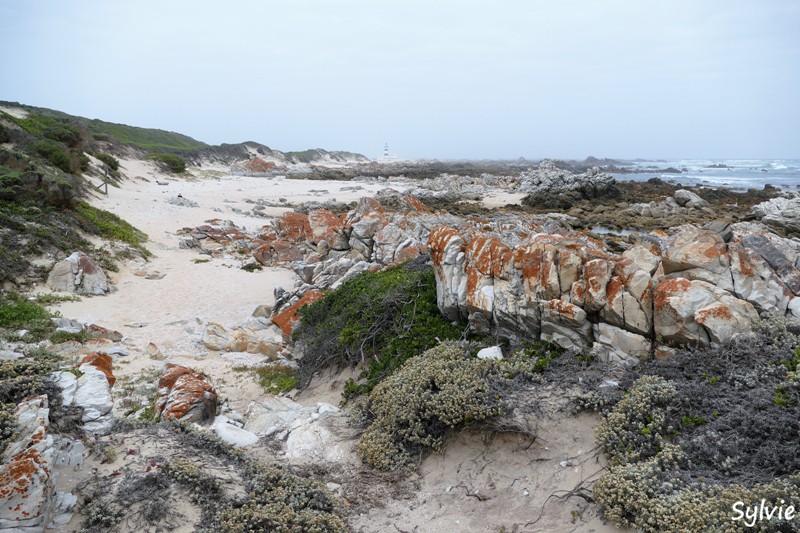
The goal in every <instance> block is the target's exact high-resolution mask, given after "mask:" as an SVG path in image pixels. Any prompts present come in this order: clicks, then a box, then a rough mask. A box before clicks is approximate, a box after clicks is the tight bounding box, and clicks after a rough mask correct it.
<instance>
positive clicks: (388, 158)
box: [378, 142, 399, 163]
mask: <svg viewBox="0 0 800 533" xmlns="http://www.w3.org/2000/svg"><path fill="white" fill-rule="evenodd" d="M397 161H399V159H398V158H397V156H394V155H391V154H389V143H388V142H387V143H383V155H381V156H380V157H379V158H378V163H394V162H397Z"/></svg>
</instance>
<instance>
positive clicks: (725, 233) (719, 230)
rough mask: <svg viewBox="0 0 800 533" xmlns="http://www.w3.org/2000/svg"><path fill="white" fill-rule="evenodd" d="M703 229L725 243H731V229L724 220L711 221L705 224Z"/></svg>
mask: <svg viewBox="0 0 800 533" xmlns="http://www.w3.org/2000/svg"><path fill="white" fill-rule="evenodd" d="M703 229H705V230H708V231H710V232H711V233H716V234H717V235H719V237H720V238H721V239H722V240H723V241H725V242H731V239H733V228H731V226H730V224H728V223H727V222H725V221H724V220H712V221H711V222H709V223H707V224H705V225H704V226H703Z"/></svg>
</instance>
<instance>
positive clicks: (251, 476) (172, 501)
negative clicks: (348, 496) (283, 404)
mask: <svg viewBox="0 0 800 533" xmlns="http://www.w3.org/2000/svg"><path fill="white" fill-rule="evenodd" d="M116 432H117V434H118V435H125V436H126V437H125V438H126V439H128V438H131V437H134V436H138V437H145V438H147V439H153V438H155V436H156V435H157V440H158V441H160V442H164V441H168V442H170V443H171V445H170V446H168V448H169V449H170V450H171V452H170V453H169V455H168V456H153V457H147V458H143V463H144V464H141V463H140V465H139V466H141V468H125V469H123V472H124V475H123V476H120V477H115V476H95V477H93V478H91V479H90V481H89V482H88V483H87V484H85V485H83V486H82V487H81V489H80V490H81V493H82V499H83V503H82V507H81V509H80V512H81V514H82V515H83V517H84V526H85V527H86V528H91V527H93V526H95V527H103V528H108V527H113V525H114V524H116V523H121V522H122V521H124V522H125V523H126V524H127V526H128V527H129V528H132V529H136V530H147V529H149V528H153V527H157V528H163V527H166V528H167V529H172V528H175V527H178V526H185V525H186V519H187V518H189V519H190V520H193V521H195V529H196V530H197V531H223V532H246V531H276V532H277V531H283V532H287V533H305V532H319V533H344V532H346V531H348V529H347V526H346V525H345V523H344V521H343V519H342V518H341V514H342V510H341V507H340V505H339V503H338V501H337V499H336V497H335V496H334V495H333V494H332V493H331V492H330V491H329V490H328V489H327V488H326V487H325V486H324V485H322V484H321V483H319V482H317V481H314V480H311V479H307V478H303V477H300V476H298V475H295V474H293V473H291V472H290V471H289V470H288V469H286V468H282V467H279V466H267V465H264V464H262V463H260V462H258V461H256V460H254V459H253V458H251V457H250V456H249V455H247V454H245V453H243V452H242V451H240V450H237V449H235V448H234V447H233V446H231V445H230V444H228V443H226V442H224V441H222V440H220V439H219V438H217V437H216V436H215V435H213V434H211V433H209V432H207V431H202V430H198V429H196V428H195V427H193V426H192V425H191V424H184V423H180V422H161V423H152V422H147V423H145V422H130V421H118V422H117V427H116ZM112 442H113V441H112ZM173 452H174V453H173ZM100 453H101V455H102V454H103V453H104V452H102V451H101V452H100ZM190 457H191V459H190ZM144 465H147V466H146V467H145V466H144ZM232 480H235V481H236V489H235V490H231V481H232ZM180 500H188V502H190V503H191V504H192V505H193V506H195V509H196V510H195V509H193V510H192V512H193V513H195V512H196V513H197V514H196V515H193V516H191V517H185V516H183V515H181V514H180V510H179V509H178V507H177V505H176V502H177V501H180Z"/></svg>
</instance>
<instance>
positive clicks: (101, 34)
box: [0, 0, 800, 159]
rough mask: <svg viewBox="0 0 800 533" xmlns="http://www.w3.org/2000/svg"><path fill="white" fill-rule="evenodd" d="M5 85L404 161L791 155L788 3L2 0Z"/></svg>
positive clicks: (793, 43)
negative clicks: (391, 155) (388, 153)
mask: <svg viewBox="0 0 800 533" xmlns="http://www.w3.org/2000/svg"><path fill="white" fill-rule="evenodd" d="M0 58H2V60H0V100H11V101H19V102H21V103H25V104H30V105H36V106H42V107H48V108H53V109H58V110H61V111H65V112H67V113H71V114H76V115H81V116H86V117H90V118H100V119H103V120H108V121H112V122H121V123H126V124H131V125H136V126H143V127H154V128H161V129H166V130H172V131H178V132H181V133H185V134H187V135H190V136H192V137H195V138H197V139H199V140H202V141H205V142H208V143H212V144H218V143H223V142H230V143H232V142H240V141H245V140H254V141H258V142H262V143H264V144H266V145H268V146H270V147H273V148H277V149H280V150H302V149H306V148H311V147H321V148H326V149H331V150H334V149H335V150H350V151H356V152H361V153H363V154H365V155H367V156H370V157H376V156H378V155H379V154H380V153H381V152H382V149H383V143H384V142H389V145H390V149H391V151H392V152H393V153H395V154H397V155H398V156H400V157H407V158H470V159H480V158H517V157H520V156H524V157H528V158H538V157H543V156H551V157H571V158H583V157H585V156H587V155H590V154H591V155H594V156H598V157H602V156H608V157H631V158H632V157H652V158H677V157H683V158H705V157H708V158H800V2H797V1H795V0H785V1H778V0H758V1H756V0H748V1H737V0H719V1H709V0H687V1H675V0H671V1H666V2H651V1H642V0H617V1H614V0H605V1H602V2H599V1H589V0H585V1H577V0H573V1H565V0H558V1H555V0H548V1H523V0H519V1H497V0H494V1H488V0H486V1H481V2H478V1H469V0H459V1H436V0H419V1H417V0H364V1H357V0H305V1H304V0H287V1H280V2H276V1H258V0H252V1H245V0H241V1H237V0H226V1H224V2H222V1H218V2H209V1H201V0H188V1H175V0H169V1H167V0H155V1H151V0H124V1H123V0H115V1H107V0H84V1H79V0H74V1H66V0H37V1H30V0H2V2H0Z"/></svg>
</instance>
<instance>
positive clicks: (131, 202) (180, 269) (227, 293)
mask: <svg viewBox="0 0 800 533" xmlns="http://www.w3.org/2000/svg"><path fill="white" fill-rule="evenodd" d="M122 166H123V169H124V172H125V174H126V175H127V176H128V177H129V179H128V180H126V181H124V182H123V184H122V187H121V188H115V187H109V189H108V192H109V193H108V196H105V195H103V194H98V195H96V198H94V199H93V200H92V201H91V203H92V204H93V205H95V206H97V207H99V208H101V209H105V210H108V211H111V212H113V213H115V214H117V215H119V216H120V217H122V218H123V219H125V220H127V221H128V222H130V223H131V224H133V225H134V226H135V227H137V228H139V229H141V230H142V231H144V232H145V233H147V234H148V236H149V238H150V241H149V242H148V243H147V247H148V249H150V251H151V252H153V253H154V255H155V257H153V258H151V260H150V262H149V263H148V264H146V265H145V266H144V268H145V269H146V270H148V271H157V272H160V273H162V274H165V277H164V278H163V279H159V280H155V279H145V278H143V277H139V276H135V275H134V274H133V272H134V271H135V270H138V269H140V268H141V264H140V263H134V264H128V265H123V266H122V268H121V271H120V272H119V273H118V274H115V275H113V277H112V281H113V282H114V283H115V285H116V287H117V289H118V290H117V291H116V292H115V293H113V294H110V295H108V296H103V297H94V298H83V300H82V301H80V302H69V303H64V304H61V305H59V306H58V307H57V309H58V310H59V311H61V313H62V314H63V315H64V316H66V317H70V318H74V319H77V320H80V321H82V322H87V323H89V322H94V323H97V324H100V325H102V326H105V327H108V328H112V329H116V330H119V331H120V332H122V333H123V334H125V335H130V336H135V337H136V338H137V339H139V340H140V341H141V342H143V343H144V344H146V343H147V342H149V341H152V342H155V343H156V344H157V345H158V346H159V347H160V348H161V349H162V350H163V351H164V353H165V354H171V353H179V352H181V351H185V352H188V353H197V350H196V349H192V344H191V343H190V342H188V335H187V334H186V333H185V332H184V331H183V329H184V326H186V325H187V324H188V325H196V321H197V319H199V320H200V321H202V322H209V321H210V322H219V323H220V324H222V325H223V326H225V327H234V326H237V325H239V324H241V323H242V321H243V320H244V319H245V318H247V317H248V316H249V315H250V314H251V313H252V311H253V310H254V309H255V308H256V307H257V306H258V305H260V304H271V303H273V289H274V288H275V287H278V286H282V287H285V288H291V287H292V285H293V283H294V281H295V280H296V277H295V276H294V274H293V273H292V272H291V271H290V270H287V269H282V268H275V269H264V270H263V271H261V272H254V273H250V272H246V271H243V270H241V269H239V268H238V262H237V261H221V260H218V259H215V260H212V261H211V262H210V263H201V264H195V263H194V262H193V261H192V260H193V259H195V258H199V257H203V258H207V257H208V256H200V255H199V254H198V253H197V252H196V251H193V250H183V249H180V248H179V247H178V242H179V238H178V236H177V234H176V232H177V231H178V230H179V229H181V228H183V227H195V226H198V225H201V224H203V223H204V222H205V221H206V220H209V219H212V218H220V219H223V220H230V221H232V222H233V223H235V224H236V225H237V226H239V227H247V228H254V227H261V226H263V225H265V224H267V223H268V220H267V219H264V218H260V217H256V216H252V215H248V214H240V213H236V212H234V211H233V210H232V208H234V207H235V208H238V209H240V210H242V211H251V210H252V208H253V207H254V204H251V203H247V202H245V200H247V199H251V200H257V199H265V200H267V201H271V202H277V201H278V198H286V200H287V202H289V203H300V202H304V201H310V200H318V201H325V200H330V199H336V200H338V201H342V202H350V201H354V200H358V199H359V198H360V197H362V196H365V195H373V194H374V193H375V192H377V191H378V190H380V189H381V188H384V187H386V186H391V187H393V188H395V189H397V188H402V186H401V185H399V184H387V185H363V187H364V189H363V190H359V191H344V192H342V191H341V190H340V189H341V188H342V187H347V186H352V185H353V184H352V183H351V182H344V181H322V180H319V181H318V180H313V181H307V180H291V179H285V178H255V177H245V176H230V175H226V176H223V177H221V178H218V179H208V178H205V179H203V178H195V177H194V176H198V175H202V174H203V173H204V172H207V170H206V169H204V170H202V171H195V172H194V173H193V174H194V176H190V179H189V180H187V179H175V178H173V177H170V176H167V175H164V174H161V173H160V172H159V171H158V170H157V169H156V167H155V165H154V164H152V163H150V162H146V161H135V160H123V161H122ZM141 178H145V179H146V180H149V181H145V180H144V179H141ZM157 181H158V182H162V183H164V182H168V184H167V185H159V184H158V183H157ZM320 190H326V191H328V192H327V193H318V192H310V191H320ZM178 194H181V195H182V196H183V197H184V198H186V199H189V200H193V201H195V202H197V203H198V204H199V207H181V206H176V205H172V204H169V203H167V200H169V199H170V198H174V197H176V196H177V195H178ZM288 210H289V209H288V208H279V207H275V208H266V209H265V210H264V212H265V213H267V214H269V215H274V216H277V215H280V214H281V213H282V212H285V211H288ZM130 324H146V326H144V327H141V328H139V327H131V326H130ZM145 337H146V338H145ZM195 348H196V347H195Z"/></svg>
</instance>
